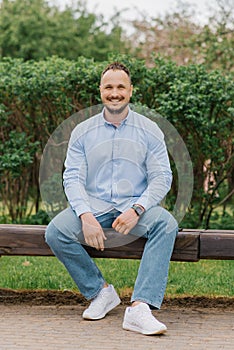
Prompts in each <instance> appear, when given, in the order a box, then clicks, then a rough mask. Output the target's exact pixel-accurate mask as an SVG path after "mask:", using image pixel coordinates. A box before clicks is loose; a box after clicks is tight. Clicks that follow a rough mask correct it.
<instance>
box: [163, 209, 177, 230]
mask: <svg viewBox="0 0 234 350" xmlns="http://www.w3.org/2000/svg"><path fill="white" fill-rule="evenodd" d="M177 232H178V223H177V221H176V219H175V218H174V216H173V215H172V214H170V213H169V212H168V220H167V227H166V233H173V234H174V233H175V234H177Z"/></svg>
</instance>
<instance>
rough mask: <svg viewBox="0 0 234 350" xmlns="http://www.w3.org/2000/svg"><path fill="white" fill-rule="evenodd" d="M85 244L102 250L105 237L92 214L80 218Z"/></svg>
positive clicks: (85, 214)
mask: <svg viewBox="0 0 234 350" xmlns="http://www.w3.org/2000/svg"><path fill="white" fill-rule="evenodd" d="M80 219H81V222H82V230H83V234H84V238H85V242H86V243H87V244H88V245H89V246H90V247H93V248H96V249H97V250H101V251H103V250H104V240H106V236H105V234H104V232H103V229H102V227H101V225H100V224H99V222H98V221H97V219H96V218H95V217H94V215H93V214H92V213H84V214H82V215H81V216H80Z"/></svg>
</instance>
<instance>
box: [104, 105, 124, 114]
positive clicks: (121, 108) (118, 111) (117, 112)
mask: <svg viewBox="0 0 234 350" xmlns="http://www.w3.org/2000/svg"><path fill="white" fill-rule="evenodd" d="M127 106H128V103H125V104H124V105H122V106H121V107H119V108H118V109H115V108H111V107H110V106H109V105H108V104H105V108H106V109H107V111H108V112H109V113H110V114H114V115H118V114H121V113H122V112H123V111H124V110H125V108H126V107H127Z"/></svg>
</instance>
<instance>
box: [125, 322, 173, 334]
mask: <svg viewBox="0 0 234 350" xmlns="http://www.w3.org/2000/svg"><path fill="white" fill-rule="evenodd" d="M123 329H124V330H126V331H132V332H136V333H141V334H144V335H156V334H164V333H165V332H166V331H167V327H166V326H165V327H162V328H160V329H157V330H155V331H152V332H149V331H144V330H142V329H141V328H139V327H136V326H132V325H130V324H128V323H125V322H124V323H123Z"/></svg>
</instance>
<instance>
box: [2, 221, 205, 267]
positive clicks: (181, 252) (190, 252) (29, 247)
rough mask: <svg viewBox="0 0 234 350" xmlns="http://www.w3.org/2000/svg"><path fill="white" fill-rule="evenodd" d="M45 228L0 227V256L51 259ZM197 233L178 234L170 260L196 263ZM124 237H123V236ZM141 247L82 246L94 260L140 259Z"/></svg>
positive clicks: (139, 242) (137, 244) (140, 240)
mask: <svg viewBox="0 0 234 350" xmlns="http://www.w3.org/2000/svg"><path fill="white" fill-rule="evenodd" d="M45 228H46V226H41V225H13V224H0V255H25V256H27V255H28V256H53V253H52V251H51V250H50V248H49V246H48V245H47V244H46V242H45V240H44V235H45ZM199 232H200V231H199V230H183V231H181V232H179V234H178V236H177V238H176V242H175V247H174V251H173V254H172V258H171V260H174V261H198V260H199V245H200V243H199ZM123 237H124V236H123ZM144 245H145V239H144V238H138V239H137V240H134V241H132V242H130V243H127V244H125V245H121V246H117V247H111V248H106V249H105V250H104V252H101V251H97V250H96V249H94V248H91V247H88V246H86V245H84V248H85V249H86V250H87V251H88V253H89V254H90V255H91V256H92V257H94V258H96V257H97V258H120V259H140V258H141V256H142V252H143V248H144Z"/></svg>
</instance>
